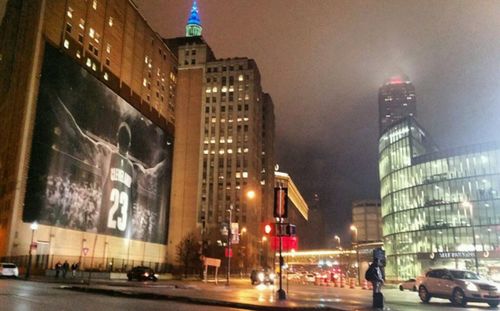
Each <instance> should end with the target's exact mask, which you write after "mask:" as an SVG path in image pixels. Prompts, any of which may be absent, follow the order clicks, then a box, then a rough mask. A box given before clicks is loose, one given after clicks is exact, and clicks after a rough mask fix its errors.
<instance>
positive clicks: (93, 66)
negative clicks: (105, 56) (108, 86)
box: [92, 63, 97, 71]
mask: <svg viewBox="0 0 500 311" xmlns="http://www.w3.org/2000/svg"><path fill="white" fill-rule="evenodd" d="M92 70H94V71H96V70H97V66H96V65H95V63H92Z"/></svg>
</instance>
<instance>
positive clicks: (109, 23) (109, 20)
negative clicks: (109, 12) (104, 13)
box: [108, 16, 113, 27]
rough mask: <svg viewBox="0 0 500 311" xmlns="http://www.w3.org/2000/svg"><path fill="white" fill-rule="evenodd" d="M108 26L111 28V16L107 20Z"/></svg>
mask: <svg viewBox="0 0 500 311" xmlns="http://www.w3.org/2000/svg"><path fill="white" fill-rule="evenodd" d="M108 25H109V27H113V17H111V16H110V17H109V18H108Z"/></svg>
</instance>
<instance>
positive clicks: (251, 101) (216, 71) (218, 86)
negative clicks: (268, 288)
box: [165, 11, 274, 267]
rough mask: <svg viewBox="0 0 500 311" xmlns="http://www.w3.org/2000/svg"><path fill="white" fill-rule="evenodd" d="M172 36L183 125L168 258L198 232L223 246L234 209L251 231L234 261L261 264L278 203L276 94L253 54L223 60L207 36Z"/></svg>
mask: <svg viewBox="0 0 500 311" xmlns="http://www.w3.org/2000/svg"><path fill="white" fill-rule="evenodd" d="M196 13H197V11H196ZM191 14H192V12H191ZM190 20H191V18H190ZM188 23H190V22H188ZM189 25H190V24H188V26H189ZM199 26H200V31H201V25H199ZM200 34H201V32H200ZM165 42H166V43H167V45H168V46H170V47H171V49H172V50H173V51H174V53H176V54H177V55H178V59H179V70H178V71H179V79H178V80H179V83H178V88H177V99H178V103H177V105H178V107H177V109H176V122H177V125H178V126H179V127H180V128H182V129H179V133H178V135H176V148H175V149H174V176H173V189H172V210H171V217H170V235H169V245H170V248H169V255H168V256H169V259H170V260H172V261H175V256H176V252H175V247H176V245H177V244H178V243H179V242H180V241H181V240H182V239H183V238H184V237H185V236H186V235H187V234H189V233H191V232H194V233H195V234H201V235H202V239H203V240H207V241H208V243H209V244H210V246H213V248H215V249H216V250H217V247H216V245H217V244H216V243H217V241H221V242H222V241H224V240H225V238H224V237H223V236H221V230H220V229H221V226H222V225H223V224H224V223H228V221H229V214H230V213H229V212H228V211H229V210H230V209H232V211H231V216H232V217H231V218H232V219H231V220H232V222H236V223H238V224H239V227H240V229H241V232H242V234H244V236H243V235H242V237H241V243H240V245H238V246H235V248H237V251H235V252H234V253H235V257H236V258H235V261H236V262H237V263H238V265H239V266H240V267H241V266H245V267H246V266H255V265H256V264H257V263H258V259H259V258H258V256H259V248H260V245H259V242H260V232H259V228H260V222H261V220H262V219H263V213H266V212H268V211H270V210H271V209H270V208H269V207H268V205H269V204H270V201H269V196H270V193H271V192H272V189H273V182H272V177H271V178H270V177H269V174H271V176H272V174H274V171H273V170H272V166H273V165H274V113H273V103H272V99H271V97H270V96H269V95H268V94H265V93H263V91H262V88H261V83H260V72H259V69H258V67H257V64H256V63H255V61H253V60H252V59H248V58H229V59H217V58H216V57H215V56H214V54H213V52H212V51H211V49H210V47H209V46H208V44H207V43H206V42H205V41H204V39H203V38H202V37H200V36H189V35H188V36H187V37H181V38H173V39H166V40H165ZM250 193H251V194H253V196H249V195H248V194H250ZM219 250H223V249H222V248H220V247H219Z"/></svg>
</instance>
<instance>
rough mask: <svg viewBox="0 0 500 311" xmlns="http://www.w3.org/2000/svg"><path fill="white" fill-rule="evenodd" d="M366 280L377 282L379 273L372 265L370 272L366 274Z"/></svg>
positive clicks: (369, 268)
mask: <svg viewBox="0 0 500 311" xmlns="http://www.w3.org/2000/svg"><path fill="white" fill-rule="evenodd" d="M365 279H366V280H367V281H370V282H373V281H375V280H377V271H376V270H375V267H374V266H372V265H370V266H369V267H368V270H366V272H365Z"/></svg>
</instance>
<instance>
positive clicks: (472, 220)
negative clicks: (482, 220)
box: [462, 201, 479, 275]
mask: <svg viewBox="0 0 500 311" xmlns="http://www.w3.org/2000/svg"><path fill="white" fill-rule="evenodd" d="M462 206H463V207H465V208H468V209H469V213H470V226H471V228H472V243H473V244H474V263H475V265H476V273H477V274H478V275H479V262H478V259H477V247H476V230H475V229H474V218H473V215H472V212H473V207H474V206H473V205H472V204H471V203H470V202H469V201H465V202H463V203H462ZM464 212H466V211H464Z"/></svg>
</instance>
